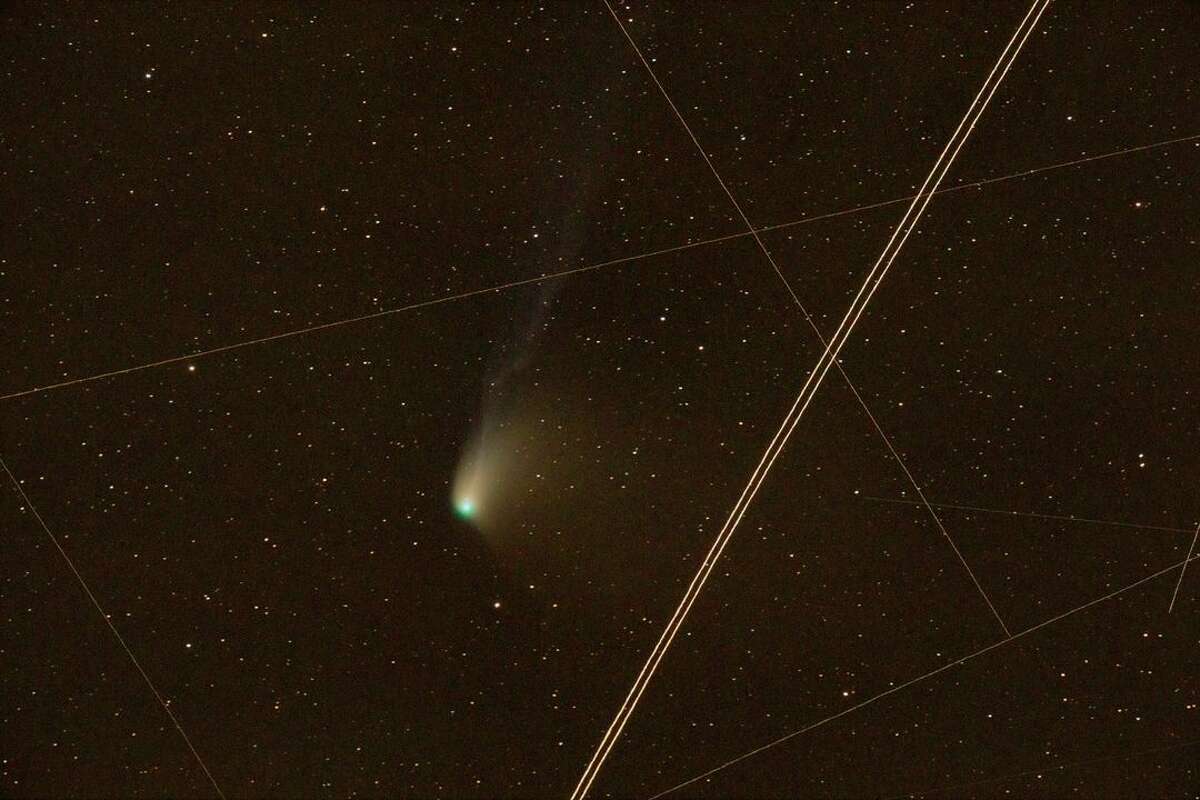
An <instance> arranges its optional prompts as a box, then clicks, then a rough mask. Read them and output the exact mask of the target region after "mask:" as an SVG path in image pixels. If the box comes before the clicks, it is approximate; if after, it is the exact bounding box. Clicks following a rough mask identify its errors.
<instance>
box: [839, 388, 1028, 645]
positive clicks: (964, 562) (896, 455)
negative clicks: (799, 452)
mask: <svg viewBox="0 0 1200 800" xmlns="http://www.w3.org/2000/svg"><path fill="white" fill-rule="evenodd" d="M837 367H838V370H839V371H841V372H842V375H843V376H844V377H846V385H847V386H849V387H850V391H852V392H854V396H855V397H856V398H858V403H859V405H861V406H862V409H863V411H865V412H866V413H867V417H868V418H870V420H871V424H872V425H874V426H875V430H877V431H878V432H879V436H880V438H881V439H883V443H884V444H885V445H887V449H888V451H889V452H890V453H891V454H892V458H894V459H896V463H897V464H899V465H900V469H902V470H903V471H904V475H905V477H907V478H908V482H909V483H911V484H912V487H913V489H914V490H915V491H916V493H917V497H919V498H921V502H922V503H923V504H924V506H925V509H926V510H927V511H928V512H929V516H931V517H933V522H934V524H936V525H937V527H938V530H940V531H941V532H942V535H943V536H945V537H946V541H947V542H949V543H950V547H951V548H953V549H954V555H956V556H958V560H959V561H960V562H961V563H962V565H963V569H965V570H966V571H967V574H968V575H970V576H971V581H972V582H973V583H974V584H975V588H976V589H978V590H979V594H980V596H982V597H983V601H984V602H985V603H987V605H988V608H990V609H991V610H992V614H993V616H995V617H996V621H997V622H999V623H1000V627H1001V628H1003V629H1004V635H1005V636H1012V631H1010V630H1009V629H1008V625H1006V624H1005V622H1004V618H1003V617H1001V616H1000V612H999V611H997V610H996V606H995V605H993V604H992V599H991V598H990V597H988V594H987V592H985V591H984V590H983V585H982V584H981V583H980V582H979V578H977V577H975V570H973V569H971V565H970V564H968V563H967V559H966V558H965V557H963V554H962V551H961V550H959V549H958V545H957V544H956V543H955V542H954V539H953V538H952V537H951V536H950V532H949V531H947V530H946V526H945V525H943V524H942V519H941V517H939V516H938V515H937V512H936V511H934V510H933V505H932V504H931V503H930V502H929V501H928V500H927V499H925V492H923V491H921V487H920V485H919V484H918V483H917V479H916V478H914V477H913V474H912V473H911V472H909V470H908V466H907V465H906V464H905V463H904V459H902V458H901V457H900V454H899V453H898V452H896V448H895V447H894V446H892V442H891V439H889V438H888V436H887V434H886V433H884V432H883V428H882V427H880V425H879V422H878V421H877V420H876V419H875V415H874V414H872V413H871V409H869V408H867V403H866V401H864V400H863V398H862V395H860V394H859V393H858V389H857V388H855V386H854V384H852V383H850V378H849V377H848V376H846V373H845V371H843V370H842V365H841V364H838V365H837Z"/></svg>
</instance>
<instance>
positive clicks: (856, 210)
mask: <svg viewBox="0 0 1200 800" xmlns="http://www.w3.org/2000/svg"><path fill="white" fill-rule="evenodd" d="M1197 139H1200V133H1198V134H1193V135H1191V136H1180V137H1178V138H1175V139H1164V140H1162V141H1159V142H1151V143H1149V144H1142V145H1137V146H1135V147H1126V148H1123V149H1121V150H1112V151H1110V152H1107V153H1100V154H1098V155H1094V156H1087V157H1085V158H1077V159H1073V160H1071V161H1061V162H1058V163H1055V164H1046V165H1045V166H1041V167H1034V168H1033V169H1027V170H1022V171H1021V172H1013V173H1010V174H1008V175H998V176H996V177H994V178H985V179H984V180H979V181H973V182H971V183H963V184H959V185H957V186H948V187H946V188H945V189H938V190H937V191H935V192H934V193H933V194H935V195H938V194H947V193H949V192H957V191H960V190H962V189H973V188H976V187H979V186H988V185H990V184H993V183H1000V182H1002V181H1010V180H1016V179H1017V178H1025V177H1028V176H1030V175H1037V174H1039V173H1042V172H1048V171H1050V170H1055V169H1064V168H1066V167H1074V166H1078V165H1080V164H1090V163H1091V162H1093V161H1103V160H1105V159H1109V158H1116V157H1117V156H1123V155H1126V154H1128V153H1141V152H1144V151H1146V150H1154V149H1157V148H1160V147H1169V146H1171V145H1173V144H1181V143H1183V142H1192V141H1196V140H1197ZM916 196H917V195H907V196H905V197H897V198H895V199H893V200H881V201H879V202H877V203H870V204H868V205H863V206H854V207H853V208H844V209H841V210H840V211H829V212H826V213H823V214H814V215H811V216H807V217H801V218H800V219H794V220H791V221H790V222H780V223H777V224H774V225H766V226H764V227H761V228H755V232H756V233H768V232H770V231H777V230H782V229H783V228H791V227H795V226H797V225H808V224H810V223H813V222H820V221H822V220H827V219H833V218H835V217H844V216H849V215H852V214H860V213H862V212H863V211H870V210H872V209H876V208H884V207H886V206H894V205H899V204H900V203H907V202H909V201H911V200H912V199H914V198H915V197H916ZM749 235H750V234H749V233H747V232H744V231H739V232H738V233H730V234H726V235H725V236H716V237H713V238H711V239H702V240H700V241H698V242H688V243H686V244H680V245H675V246H674V247H665V248H663V249H661V250H652V251H649V252H645V253H638V254H636V255H632V256H623V257H621V258H614V259H611V260H609V261H601V262H599V263H597V264H589V265H587V266H582V267H575V268H573V269H567V270H562V271H561V272H552V273H547V274H545V275H538V276H536V277H533V278H525V279H524V280H517V281H511V282H509V283H501V284H497V285H495V286H488V287H485V288H483V289H473V290H470V291H466V292H460V293H458V294H451V295H444V296H442V297H434V298H431V299H429V300H422V301H420V302H416V303H411V304H409V305H406V306H399V307H396V308H389V309H385V310H383V311H376V312H374V313H371V314H363V315H361V316H356V317H347V318H346V319H340V320H335V321H333V322H326V323H323V324H321V325H313V326H310V327H307V328H296V329H293V330H290V331H284V332H283V333H277V334H274V335H271V336H263V337H260V338H257V339H247V340H245V341H241V342H234V343H233V344H227V345H222V346H221V347H214V348H211V349H208V350H196V351H193V352H190V353H186V354H184V355H181V356H172V357H170V358H164V359H160V360H158V361H150V362H146V363H144V364H136V365H134V366H131V367H125V368H124V369H116V370H111V371H108V372H100V373H97V374H95V375H87V376H84V377H81V378H70V379H68V380H64V381H60V382H58V383H50V384H46V385H43V386H34V387H31V388H29V389H22V390H20V391H16V392H11V393H9V394H5V395H0V401H4V400H13V399H15V398H18V397H25V396H28V395H33V394H40V393H41V392H49V391H52V390H54V389H63V388H66V387H68V386H77V385H79V384H81V383H91V382H92V381H99V380H104V379H105V378H112V377H116V376H118V375H127V374H129V373H131V372H139V371H141V370H144V369H152V368H154V367H162V366H166V365H168V364H178V363H180V362H182V361H189V360H191V359H195V358H203V357H205V356H210V355H215V354H217V353H225V352H228V351H230V350H238V349H240V348H243V347H251V346H253V345H258V344H264V343H266V342H273V341H276V340H279V339H287V338H289V337H292V336H302V335H304V334H307V333H317V332H319V331H324V330H329V329H330V328H337V327H341V326H342V325H353V324H355V323H359V322H366V321H368V320H373V319H379V318H381V317H388V316H391V315H393V314H402V313H404V312H406V311H415V310H417V309H421V308H428V307H429V306H436V305H440V304H442V303H451V302H454V301H457V300H465V299H467V298H470V297H478V296H480V295H484V294H489V293H491V292H501V291H504V290H506V289H513V288H516V287H519V286H528V285H530V284H536V283H542V282H543V281H553V280H558V279H560V278H567V277H570V276H572V275H578V274H580V273H584V272H592V271H593V270H599V269H604V268H605V267H612V266H617V265H618V264H628V263H630V262H633V261H641V260H642V259H646V258H653V257H655V256H660V255H667V254H668V253H678V252H681V251H683V250H690V249H692V248H693V247H705V246H707V245H711V244H720V243H721V242H728V241H731V240H733V239H742V238H745V237H746V236H749Z"/></svg>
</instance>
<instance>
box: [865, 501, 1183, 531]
mask: <svg viewBox="0 0 1200 800" xmlns="http://www.w3.org/2000/svg"><path fill="white" fill-rule="evenodd" d="M858 496H859V497H861V498H862V499H863V500H873V501H875V502H877V503H895V504H897V505H903V506H919V505H921V504H920V503H919V502H917V501H916V500H904V499H902V498H899V497H875V496H874V495H869V494H860V495H858ZM930 505H932V506H933V507H935V508H952V509H955V510H957V511H978V512H980V513H982V514H1001V515H1003V516H1006V517H1033V518H1035V519H1053V520H1058V521H1060V522H1083V523H1088V524H1091V525H1111V526H1114V527H1117V528H1136V529H1140V530H1146V531H1165V532H1167V533H1191V532H1192V529H1191V528H1172V527H1169V526H1166V525H1142V524H1140V523H1137V522H1118V521H1115V520H1110V519H1092V518H1090V517H1073V516H1067V515H1064V514H1036V513H1034V512H1032V511H1009V510H1007V509H1003V508H984V507H982V506H967V505H962V504H960V503H933V502H930Z"/></svg>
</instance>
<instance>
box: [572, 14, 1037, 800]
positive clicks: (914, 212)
mask: <svg viewBox="0 0 1200 800" xmlns="http://www.w3.org/2000/svg"><path fill="white" fill-rule="evenodd" d="M1039 5H1040V6H1041V8H1040V10H1039V9H1038V6H1039ZM1048 5H1049V0H1034V2H1033V4H1032V5H1031V6H1030V7H1029V11H1028V12H1027V13H1026V15H1025V17H1024V18H1023V19H1022V20H1021V24H1020V25H1019V26H1018V27H1017V30H1016V31H1015V32H1014V33H1013V36H1012V38H1011V39H1010V40H1009V42H1008V44H1007V45H1006V46H1005V48H1004V50H1003V52H1002V53H1001V54H1000V57H999V59H998V60H997V61H996V63H995V65H994V66H993V67H992V70H991V72H990V73H989V74H988V76H987V78H986V79H985V80H984V82H983V85H982V86H981V87H980V89H979V92H978V93H977V94H976V95H975V98H974V99H973V100H972V101H971V104H970V105H969V106H968V107H967V111H966V114H965V115H964V116H963V118H962V120H961V121H960V122H959V123H958V127H957V128H955V130H954V133H953V134H951V136H950V139H949V140H948V141H947V142H946V146H945V147H944V148H943V149H942V152H941V154H939V155H938V158H937V160H936V161H935V162H934V164H933V168H932V169H931V170H930V172H929V175H928V176H927V177H926V178H925V181H924V183H922V184H921V188H920V189H919V190H918V192H917V195H916V197H915V198H914V200H913V202H912V204H911V205H910V206H909V207H908V210H907V211H905V213H904V215H903V216H902V217H901V219H900V221H899V223H898V224H897V226H896V229H895V231H893V233H892V235H891V238H890V239H889V240H888V242H887V244H886V245H885V246H884V248H883V251H882V252H881V253H880V254H879V258H878V259H877V260H876V262H875V264H874V265H873V266H872V267H871V270H870V271H869V272H868V273H867V276H866V278H865V279H864V282H863V285H862V286H861V287H860V288H859V290H858V293H857V294H856V295H855V297H854V299H853V300H852V301H851V303H850V307H849V308H848V309H847V310H846V313H845V315H844V316H843V317H842V321H841V322H840V323H839V324H838V327H837V330H836V331H835V332H834V334H833V336H832V337H831V338H830V340H829V344H828V345H827V346H826V348H825V350H824V352H823V353H822V354H821V357H820V359H818V361H817V364H816V365H815V366H814V367H813V369H812V371H811V372H810V373H809V375H808V378H807V379H806V380H805V382H804V385H803V387H801V389H800V393H799V394H798V395H797V396H796V399H795V401H794V402H793V403H792V407H791V408H790V409H789V410H788V413H787V415H786V416H785V417H784V420H783V423H782V425H781V426H780V428H779V430H778V431H777V432H776V434H775V437H774V438H773V439H772V441H771V443H770V444H769V445H768V446H767V450H766V451H765V452H764V453H763V457H762V459H761V460H760V461H759V464H758V466H757V467H756V468H755V470H754V473H753V474H752V475H751V476H750V480H749V482H748V483H747V484H746V487H745V488H744V489H743V490H742V495H741V497H739V498H738V502H737V503H736V504H735V505H734V507H733V510H732V511H730V513H729V517H728V518H727V519H726V521H725V524H724V525H723V526H722V528H721V531H720V532H719V533H718V535H717V537H716V539H715V540H714V541H713V544H712V546H711V547H710V548H709V551H708V555H706V556H705V558H704V560H703V561H702V562H701V563H700V565H699V567H698V569H697V571H696V574H695V575H694V576H693V578H692V581H691V583H690V584H689V585H688V588H687V591H686V592H685V593H684V596H683V599H682V600H681V601H680V603H679V605H678V606H677V607H676V609H675V612H674V614H673V615H672V616H671V619H670V620H669V621H668V622H667V625H666V627H665V628H664V629H663V632H662V635H661V636H660V637H659V640H658V643H657V644H655V646H654V649H653V650H651V652H650V655H649V657H648V658H647V660H646V663H645V664H644V665H643V666H642V670H641V672H640V673H639V674H638V676H637V678H636V679H635V680H634V683H633V686H632V687H631V688H630V690H629V694H628V695H627V696H626V698H625V700H624V702H622V704H621V707H620V708H619V709H618V711H617V714H616V717H614V719H613V721H612V723H610V724H609V726H608V729H607V730H606V731H605V733H604V736H603V738H602V739H601V741H600V744H599V745H598V747H597V748H596V751H595V753H594V754H593V755H592V758H591V760H590V761H589V762H588V765H587V767H586V769H585V770H584V773H583V775H582V776H581V777H580V779H579V783H578V784H576V786H575V789H574V791H573V792H572V793H571V797H572V798H573V800H582V798H584V797H585V796H586V795H587V792H588V790H589V789H590V788H591V785H592V783H593V781H595V779H596V776H597V775H598V774H599V770H600V768H601V767H602V766H603V764H604V761H605V759H606V758H607V757H608V754H609V753H610V752H611V751H612V748H613V746H614V745H615V744H616V741H617V739H618V738H619V737H620V735H621V732H622V730H624V728H625V725H626V724H627V723H628V722H629V719H630V718H631V717H632V714H633V711H634V709H635V708H636V707H637V704H638V702H639V701H640V700H641V697H642V695H643V694H644V693H645V691H646V687H647V686H648V685H649V682H650V680H651V679H652V678H653V676H654V673H655V671H657V669H658V665H659V664H660V663H661V662H662V659H663V658H664V657H665V655H666V652H667V650H668V649H669V648H670V646H671V642H672V641H673V640H674V639H675V636H676V635H677V634H678V632H679V630H680V629H681V628H682V626H683V623H684V621H685V620H686V618H687V615H688V613H689V612H690V611H691V608H692V606H693V605H694V604H695V602H696V598H697V597H699V594H700V591H701V590H702V589H703V588H704V584H705V583H706V582H707V581H708V579H709V577H710V576H711V575H712V572H713V570H714V569H715V567H716V564H717V561H718V560H719V559H720V557H721V553H722V552H723V551H724V550H725V547H726V546H727V545H728V544H729V541H730V539H731V538H732V536H733V533H734V531H736V529H737V526H738V524H739V523H740V522H741V520H742V518H743V517H744V516H745V514H746V511H747V509H748V508H749V506H750V503H751V502H752V501H753V500H754V496H755V495H756V494H757V493H758V490H759V489H760V488H761V487H762V484H763V481H765V480H766V476H767V474H768V473H769V472H770V470H771V467H772V466H773V465H774V463H775V461H776V460H777V459H778V458H779V455H780V453H781V452H782V451H783V447H784V446H785V445H786V444H787V441H788V439H789V438H790V437H791V435H792V433H793V432H794V431H795V430H796V427H797V426H798V425H799V423H800V420H801V418H802V417H803V416H804V412H805V411H807V409H808V407H809V405H810V404H811V402H812V399H813V397H815V396H816V392H817V391H818V390H819V389H820V386H821V383H822V382H823V381H824V379H825V376H826V375H827V374H828V372H829V370H830V368H831V366H832V364H833V362H834V361H835V360H836V359H837V357H838V353H839V352H840V351H841V349H842V347H844V346H845V344H846V342H847V341H848V340H849V337H850V335H851V333H852V332H853V330H854V326H855V325H856V324H857V323H858V321H859V319H861V318H862V315H863V313H864V312H865V310H866V307H867V305H868V304H869V303H870V301H871V298H872V297H873V296H874V294H875V292H876V291H877V290H878V289H879V286H880V284H881V283H882V282H883V279H884V278H885V277H886V276H887V272H888V270H889V269H890V268H891V266H892V264H893V263H894V262H895V259H896V257H897V255H899V252H900V250H901V248H902V247H903V246H904V243H905V242H906V241H907V240H908V237H909V235H911V233H912V231H913V229H914V228H915V227H916V225H917V223H918V222H919V220H920V218H921V214H922V213H923V212H924V210H925V208H926V207H927V206H928V205H929V200H930V198H931V197H932V193H933V192H935V191H936V190H937V187H938V185H939V184H940V183H941V181H942V179H943V178H945V176H946V173H947V172H948V171H949V169H950V166H951V165H952V164H953V162H954V160H955V158H956V157H957V155H958V153H959V151H960V150H961V149H962V146H963V144H964V143H965V142H966V139H967V138H968V137H969V136H970V134H971V131H972V130H974V127H975V124H976V123H977V122H978V120H979V117H980V115H982V113H983V111H984V110H985V109H986V108H987V105H988V103H989V102H990V101H991V99H992V97H993V96H994V95H995V93H996V90H997V89H998V88H999V86H1000V84H1001V82H1003V80H1004V77H1005V76H1006V75H1007V74H1008V71H1009V69H1011V67H1012V64H1013V62H1014V61H1015V59H1016V57H1017V55H1018V54H1019V53H1020V51H1021V49H1022V47H1023V46H1024V44H1025V42H1026V41H1027V40H1028V38H1029V34H1030V33H1032V31H1033V28H1034V27H1035V26H1036V25H1037V22H1038V20H1039V19H1040V18H1041V15H1042V14H1043V13H1044V12H1045V10H1046V7H1047V6H1048ZM605 6H606V8H608V11H609V13H610V14H611V15H612V17H613V19H614V21H615V22H616V23H617V26H618V27H619V28H620V29H621V31H622V33H623V34H624V35H625V38H626V39H628V40H629V44H630V46H631V47H632V48H633V50H634V52H635V53H636V54H637V56H638V58H639V59H640V60H641V62H642V64H643V66H644V67H645V68H646V71H647V72H648V73H650V76H651V78H653V79H654V82H655V83H656V84H657V85H658V86H659V89H660V91H663V90H662V84H661V83H659V81H658V78H657V76H656V75H655V74H654V70H653V69H651V67H650V64H649V62H648V61H647V60H646V58H645V56H644V55H642V52H641V50H640V49H639V48H638V46H637V43H636V42H634V41H633V38H632V37H631V36H630V35H629V32H628V31H627V30H626V29H625V26H624V24H623V23H622V22H621V19H620V17H618V16H617V14H616V12H615V11H614V10H613V8H612V6H611V5H610V4H609V3H608V0H605ZM1035 11H1036V12H1037V13H1036V15H1035V14H1034V12H1035ZM1031 17H1032V19H1033V22H1032V24H1030V25H1029V27H1028V29H1026V23H1028V22H1029V21H1030V18H1031ZM1023 31H1024V33H1022V32H1023ZM1018 40H1019V41H1018ZM1014 43H1016V46H1015V48H1014ZM1006 60H1007V63H1005V62H1006ZM1002 67H1003V68H1002ZM997 73H998V74H997ZM993 78H995V81H993ZM663 94H664V96H667V95H666V92H665V91H663ZM667 100H668V101H670V97H669V96H667ZM956 142H957V144H956Z"/></svg>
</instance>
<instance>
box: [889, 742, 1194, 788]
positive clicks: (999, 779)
mask: <svg viewBox="0 0 1200 800" xmlns="http://www.w3.org/2000/svg"><path fill="white" fill-rule="evenodd" d="M1197 744H1200V739H1193V740H1192V741H1190V742H1177V743H1175V744H1168V745H1163V746H1162V747H1151V748H1149V749H1146V750H1138V751H1136V752H1133V753H1110V754H1108V755H1103V756H1096V757H1095V758H1086V759H1083V760H1082V761H1072V762H1070V763H1067V764H1052V765H1050V766H1048V767H1044V768H1042V769H1027V770H1023V771H1021V772H1013V773H1010V774H1008V775H997V776H995V777H991V778H980V779H979V780H974V781H966V782H964V783H956V784H954V785H952V786H935V787H933V788H931V789H922V790H921V791H918V792H907V793H906V794H897V795H892V796H891V797H888V798H884V800H903V798H908V797H924V796H926V795H939V794H941V793H942V792H952V791H954V790H955V789H966V788H968V787H971V786H982V785H984V784H988V783H1003V782H1004V781H1011V780H1014V779H1016V778H1024V777H1026V776H1028V775H1041V774H1042V773H1043V772H1056V771H1061V770H1067V769H1074V768H1075V767H1082V766H1085V765H1087V764H1095V763H1098V762H1101V761H1114V760H1127V759H1130V758H1136V757H1137V756H1147V755H1151V754H1153V753H1164V752H1167V751H1170V750H1180V749H1182V748H1185V747H1195V746H1196V745H1197Z"/></svg>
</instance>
